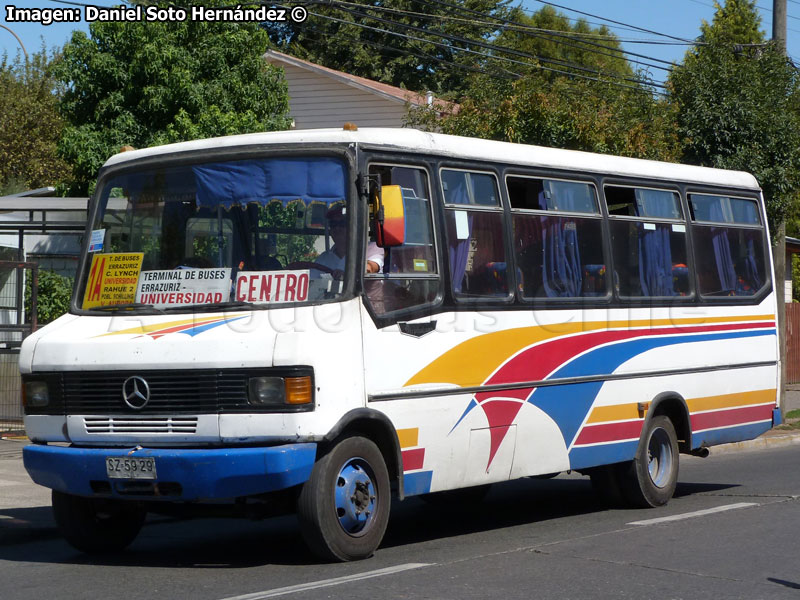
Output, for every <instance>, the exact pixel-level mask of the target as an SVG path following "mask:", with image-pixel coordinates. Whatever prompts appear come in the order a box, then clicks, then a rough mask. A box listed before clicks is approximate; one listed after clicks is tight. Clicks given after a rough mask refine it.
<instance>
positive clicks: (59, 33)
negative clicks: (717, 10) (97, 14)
mask: <svg viewBox="0 0 800 600" xmlns="http://www.w3.org/2000/svg"><path fill="white" fill-rule="evenodd" d="M12 1H13V5H14V6H16V7H17V8H66V7H68V6H69V3H65V2H54V1H53V0H16V1H14V0H12ZM75 1H76V2H77V3H81V4H82V3H89V4H94V5H96V6H115V5H116V4H118V2H116V1H115V0H75ZM553 1H554V3H555V4H557V5H559V6H561V7H562V8H558V9H557V10H559V12H562V13H564V14H566V15H567V16H568V17H570V18H572V19H579V18H583V19H585V20H587V21H588V22H589V23H590V24H591V25H593V26H598V25H601V24H605V25H606V26H607V27H608V28H609V29H611V31H612V32H613V33H614V34H616V35H617V36H618V38H620V39H621V40H623V47H624V48H625V50H627V51H629V52H634V53H638V54H642V55H646V56H648V57H653V58H657V59H659V60H662V61H668V62H680V61H681V60H682V58H683V56H684V54H685V52H686V50H687V48H688V47H689V46H687V45H686V44H685V43H682V42H678V41H676V40H673V39H669V38H667V37H664V36H662V35H657V34H666V35H668V36H673V37H675V38H681V39H683V40H692V39H695V38H696V37H697V36H698V35H699V33H700V24H701V23H702V21H703V20H704V19H705V20H707V21H711V20H712V18H713V16H714V6H713V0H553ZM176 4H177V5H180V2H176ZM232 4H233V3H232ZM543 5H544V4H543V3H542V2H540V1H539V0H523V5H522V6H523V8H524V9H526V10H530V11H536V10H539V9H540V8H541V7H542V6H543ZM756 5H757V6H758V7H759V10H760V13H761V16H762V27H761V28H762V30H763V31H765V32H766V34H767V37H768V38H770V37H771V36H772V0H757V2H756ZM7 6H9V3H6V4H4V10H3V15H2V16H3V21H2V23H0V24H2V25H4V26H5V27H8V28H10V29H12V30H13V31H14V33H16V34H17V36H19V38H20V39H21V41H22V44H23V45H24V46H25V49H26V50H27V51H28V53H33V52H36V51H37V50H39V49H40V48H41V47H42V44H44V45H45V46H46V47H47V48H48V49H51V48H53V47H61V46H63V45H64V44H65V43H66V42H67V41H68V40H69V38H70V35H71V32H72V31H73V30H74V29H82V30H84V31H88V24H87V23H86V22H81V23H54V24H52V25H48V26H44V25H40V24H34V23H19V22H13V23H10V22H8V21H7V20H6V15H7V12H6V7H7ZM567 8H569V9H573V10H566V9H567ZM574 11H581V12H583V13H590V14H592V15H595V16H586V15H581V14H580V13H579V12H574ZM787 14H788V18H787V35H786V37H787V50H788V53H789V55H790V56H791V57H792V58H793V59H794V62H795V64H798V65H800V0H787ZM600 17H603V18H605V19H611V20H613V21H617V22H618V23H621V24H615V23H610V22H608V21H604V20H603V19H602V18H600ZM635 28H642V29H646V30H650V31H651V32H654V33H648V32H645V31H641V30H639V29H635ZM641 42H647V43H641ZM652 42H662V43H660V44H655V43H652ZM664 42H669V43H666V44H665V43H664ZM19 49H20V45H19V43H18V42H17V40H16V39H15V38H14V36H13V35H12V34H11V33H10V32H9V31H7V30H6V29H4V28H3V27H0V54H2V53H3V52H8V54H9V55H10V56H14V55H15V54H16V53H17V52H18V51H19ZM629 60H631V61H632V62H633V61H635V60H637V58H636V57H634V56H629ZM638 60H644V61H645V62H649V63H650V64H653V65H657V66H666V65H664V64H663V63H659V62H653V61H651V60H650V61H648V60H646V59H638ZM649 70H650V74H651V76H652V77H653V79H655V80H661V81H663V79H664V77H665V75H666V72H665V71H663V70H661V69H653V68H649Z"/></svg>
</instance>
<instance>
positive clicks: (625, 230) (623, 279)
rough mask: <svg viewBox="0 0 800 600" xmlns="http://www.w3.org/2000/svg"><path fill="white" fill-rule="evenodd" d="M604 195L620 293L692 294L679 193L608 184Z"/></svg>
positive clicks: (632, 295) (616, 281) (624, 294)
mask: <svg viewBox="0 0 800 600" xmlns="http://www.w3.org/2000/svg"><path fill="white" fill-rule="evenodd" d="M605 197H606V206H607V208H608V213H609V217H610V219H609V221H610V222H609V228H610V230H611V246H612V248H613V253H614V286H615V288H616V290H617V292H618V293H619V295H620V296H624V297H632V298H635V297H665V296H666V297H679V296H690V295H691V293H692V286H691V278H690V277H689V267H688V262H687V253H686V224H685V223H684V222H683V218H682V214H683V213H682V211H681V205H680V196H679V195H678V194H677V192H673V191H669V190H655V189H648V188H636V187H623V186H606V187H605ZM665 221H669V222H665Z"/></svg>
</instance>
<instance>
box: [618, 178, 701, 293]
mask: <svg viewBox="0 0 800 600" xmlns="http://www.w3.org/2000/svg"><path fill="white" fill-rule="evenodd" d="M659 183H663V184H664V185H663V186H659V185H658V184H659ZM608 187H615V188H627V189H631V190H634V192H635V190H637V189H641V190H652V191H655V192H669V193H671V194H677V197H678V208H679V209H680V211H681V217H680V218H673V219H669V218H666V217H647V216H645V217H637V216H631V215H612V214H610V213H609V212H608V197H607V196H606V188H608ZM602 189H603V203H602V204H603V211H604V216H605V219H606V223H607V236H608V238H607V239H608V245H609V249H610V250H611V265H612V268H613V269H614V273H616V266H617V265H616V260H615V258H614V244H613V242H612V232H611V228H612V223H614V222H615V221H621V222H624V221H627V222H629V223H653V224H656V225H657V224H672V225H682V226H683V228H684V229H683V234H684V242H685V248H686V266H687V268H688V269H689V285H690V288H691V289H690V290H689V293H687V294H686V295H684V296H624V295H622V294H621V293H620V292H619V291H618V290H617V286H616V285H612V293H613V295H614V299H615V301H616V302H617V303H619V304H621V305H633V306H635V305H639V304H649V305H652V304H654V303H658V302H665V303H670V304H671V303H675V302H678V303H680V304H689V303H694V302H695V301H696V300H697V298H698V297H699V293H698V289H699V288H698V287H697V285H698V282H697V269H696V264H695V262H694V244H693V242H692V236H691V222H690V221H689V219H688V215H689V207H688V195H686V194H684V193H683V191H682V190H681V189H680V187H678V185H670V184H669V183H668V182H666V181H664V182H660V181H659V182H655V181H645V182H638V181H636V180H625V181H619V180H618V179H617V178H605V179H604V180H603V182H602ZM673 231H674V230H673Z"/></svg>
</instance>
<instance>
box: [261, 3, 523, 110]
mask: <svg viewBox="0 0 800 600" xmlns="http://www.w3.org/2000/svg"><path fill="white" fill-rule="evenodd" d="M508 4H509V0H446V2H431V1H430V0H375V1H374V2H370V3H369V4H365V5H360V6H359V5H355V4H353V3H348V2H343V3H339V2H332V3H330V4H329V5H325V6H322V5H318V4H313V5H312V6H311V8H310V11H309V17H308V19H307V21H306V22H304V23H300V24H298V23H292V22H286V23H272V24H267V25H266V30H267V31H268V32H269V36H270V39H271V41H272V42H273V43H274V44H275V45H276V46H277V48H278V49H279V50H281V51H283V52H286V53H288V54H291V55H293V56H297V57H298V58H302V59H305V60H309V61H311V62H315V63H318V64H321V65H324V66H326V67H330V68H333V69H338V70H341V71H345V72H347V73H350V74H353V75H358V76H360V77H367V78H369V79H374V80H376V81H382V82H384V83H389V84H392V85H395V86H399V87H404V88H407V89H409V90H414V91H418V92H424V91H426V90H432V91H434V92H436V93H437V94H439V93H443V92H453V91H460V90H462V89H463V87H464V78H465V74H468V73H469V72H470V70H469V69H474V68H476V67H479V66H480V60H481V59H480V57H479V56H478V55H477V54H475V52H481V53H482V52H484V50H483V49H482V48H481V47H480V46H478V45H477V44H476V42H490V41H491V40H492V38H494V37H495V36H496V35H497V33H498V31H499V26H500V22H499V21H498V20H497V19H498V18H501V19H502V18H504V17H507V16H509V15H511V14H512V11H511V10H510V9H509V8H508ZM470 51H472V53H471V52H470ZM454 65H460V66H461V67H462V68H459V67H458V66H454Z"/></svg>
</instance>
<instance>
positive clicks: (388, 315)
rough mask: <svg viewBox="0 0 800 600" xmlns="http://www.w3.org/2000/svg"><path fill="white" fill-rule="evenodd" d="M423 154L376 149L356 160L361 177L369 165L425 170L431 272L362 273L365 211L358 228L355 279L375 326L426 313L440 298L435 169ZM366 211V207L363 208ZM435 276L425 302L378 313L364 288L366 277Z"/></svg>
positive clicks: (366, 223)
mask: <svg viewBox="0 0 800 600" xmlns="http://www.w3.org/2000/svg"><path fill="white" fill-rule="evenodd" d="M424 159H425V157H424V156H421V155H400V156H398V155H394V154H383V153H379V152H374V153H373V152H370V153H369V154H366V153H365V154H362V156H361V160H360V161H359V172H360V173H363V174H364V177H367V176H369V175H370V169H371V168H372V167H401V168H407V169H417V170H420V171H422V172H423V173H424V174H425V179H426V182H425V184H426V187H427V190H426V191H427V195H428V197H427V200H428V211H429V216H430V225H431V237H432V239H433V258H434V260H435V261H436V265H435V266H436V271H435V272H434V273H418V274H414V273H366V272H365V271H366V252H367V246H368V244H369V234H368V228H369V214H366V215H365V216H366V218H365V220H364V222H363V227H360V228H359V231H360V232H361V233H362V235H363V236H364V239H363V241H362V243H361V244H360V245H359V246H358V247H359V248H360V250H359V261H358V264H357V269H358V273H357V281H358V282H360V285H359V289H358V293H359V294H360V295H361V296H362V297H363V299H364V305H365V306H366V307H367V311H368V312H369V314H370V316H371V317H372V319H373V321H374V322H375V323H376V324H377V325H378V327H385V326H388V325H392V324H394V323H397V322H398V321H401V320H403V319H415V318H418V317H419V316H421V315H423V314H424V315H428V314H431V313H433V312H436V309H438V308H439V307H440V306H441V305H442V302H443V300H444V291H443V290H444V286H443V281H444V277H445V274H446V273H445V270H444V268H443V259H442V253H441V243H440V241H439V223H438V218H437V209H436V206H435V204H436V202H437V200H436V197H435V196H434V194H433V192H434V190H435V189H436V188H435V186H434V185H433V181H432V179H433V178H432V173H433V172H435V170H434V168H433V166H432V165H431V164H430V163H429V162H426V161H425V160H424ZM365 213H367V211H365ZM409 279H418V280H431V281H432V280H436V281H437V282H438V285H437V291H436V296H435V298H434V299H433V300H432V301H431V302H429V303H426V304H419V305H415V306H409V307H403V308H398V309H395V310H392V311H387V312H383V313H378V312H376V311H375V309H374V307H373V306H372V302H371V301H370V299H369V297H368V296H367V294H366V292H365V291H364V288H365V284H366V283H367V282H368V281H386V280H409Z"/></svg>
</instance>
